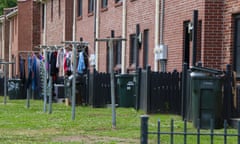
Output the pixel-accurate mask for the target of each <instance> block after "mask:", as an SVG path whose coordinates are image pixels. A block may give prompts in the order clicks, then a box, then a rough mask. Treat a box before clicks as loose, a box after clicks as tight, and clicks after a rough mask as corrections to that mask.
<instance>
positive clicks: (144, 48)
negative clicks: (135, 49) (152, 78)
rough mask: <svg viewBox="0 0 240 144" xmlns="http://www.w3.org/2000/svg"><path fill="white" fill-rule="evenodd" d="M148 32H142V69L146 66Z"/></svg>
mask: <svg viewBox="0 0 240 144" xmlns="http://www.w3.org/2000/svg"><path fill="white" fill-rule="evenodd" d="M148 48H149V30H148V29H146V30H144V31H143V67H144V68H147V66H148Z"/></svg>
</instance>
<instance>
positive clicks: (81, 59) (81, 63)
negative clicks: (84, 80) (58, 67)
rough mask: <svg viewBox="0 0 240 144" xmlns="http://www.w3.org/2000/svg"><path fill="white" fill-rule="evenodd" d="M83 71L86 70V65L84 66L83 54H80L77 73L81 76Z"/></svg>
mask: <svg viewBox="0 0 240 144" xmlns="http://www.w3.org/2000/svg"><path fill="white" fill-rule="evenodd" d="M85 69H86V65H85V60H84V54H83V52H80V53H79V57H78V67H77V71H78V73H79V74H83V73H84V71H85Z"/></svg>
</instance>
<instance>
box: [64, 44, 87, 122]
mask: <svg viewBox="0 0 240 144" xmlns="http://www.w3.org/2000/svg"><path fill="white" fill-rule="evenodd" d="M62 43H65V44H72V45H73V79H72V120H75V111H76V110H75V107H76V63H77V62H76V52H77V51H76V50H77V45H84V46H87V45H88V42H84V41H80V42H79V41H64V42H62Z"/></svg>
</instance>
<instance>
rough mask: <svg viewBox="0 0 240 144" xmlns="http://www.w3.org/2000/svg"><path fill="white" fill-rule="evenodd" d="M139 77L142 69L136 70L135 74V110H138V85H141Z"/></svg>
mask: <svg viewBox="0 0 240 144" xmlns="http://www.w3.org/2000/svg"><path fill="white" fill-rule="evenodd" d="M141 76H142V69H141V68H138V70H137V74H136V86H135V88H136V106H135V109H136V110H139V108H140V106H139V105H140V84H141Z"/></svg>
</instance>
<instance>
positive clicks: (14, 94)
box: [8, 79, 23, 99]
mask: <svg viewBox="0 0 240 144" xmlns="http://www.w3.org/2000/svg"><path fill="white" fill-rule="evenodd" d="M22 90H23V89H22V84H21V79H9V80H8V96H9V99H21V91H22Z"/></svg>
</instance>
